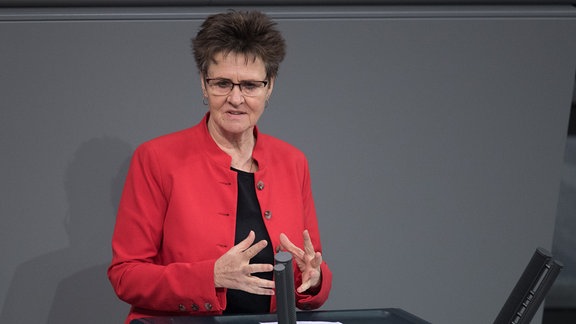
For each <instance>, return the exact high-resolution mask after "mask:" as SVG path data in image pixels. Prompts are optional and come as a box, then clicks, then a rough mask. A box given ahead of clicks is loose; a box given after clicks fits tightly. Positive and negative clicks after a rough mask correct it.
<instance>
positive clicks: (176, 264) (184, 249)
mask: <svg viewBox="0 0 576 324" xmlns="http://www.w3.org/2000/svg"><path fill="white" fill-rule="evenodd" d="M193 50H194V57H195V60H196V64H197V66H198V70H199V72H200V76H201V84H202V92H203V95H204V102H205V103H206V104H207V105H208V110H209V111H208V112H207V113H206V115H205V116H204V118H203V119H202V121H201V122H200V123H199V124H197V125H196V126H194V127H192V128H189V129H186V130H183V131H179V132H176V133H172V134H168V135H165V136H162V137H159V138H156V139H153V140H151V141H148V142H146V143H144V144H142V145H141V146H140V147H138V149H137V150H136V151H135V153H134V156H133V158H132V162H131V166H130V171H129V173H128V176H127V179H126V183H125V187H124V192H123V195H122V200H121V203H120V207H119V211H118V216H117V220H116V227H115V230H114V236H113V240H112V247H113V260H112V264H111V265H110V267H109V269H108V276H109V278H110V281H111V283H112V285H113V287H114V289H115V291H116V293H117V294H118V296H119V297H120V298H121V299H122V300H124V301H126V302H127V303H129V304H131V305H132V307H131V310H130V314H129V316H128V319H127V322H129V321H130V320H132V319H134V318H140V317H148V316H161V315H169V316H174V315H216V314H242V313H263V312H274V311H275V310H276V299H275V296H274V281H273V278H272V274H273V263H274V262H273V256H274V252H277V251H280V250H286V251H289V252H290V253H292V254H293V257H294V260H295V261H296V265H297V266H295V267H294V272H295V273H294V278H295V281H296V282H295V287H297V288H296V292H295V294H296V304H297V306H298V307H299V308H301V309H314V308H318V307H320V306H321V305H322V304H323V303H324V302H325V301H326V299H327V298H328V294H329V292H330V288H331V284H332V274H331V272H330V270H329V269H328V267H327V265H326V263H325V262H324V261H323V260H322V255H321V251H322V249H321V244H320V234H319V230H318V224H317V220H316V213H315V209H314V202H313V199H312V192H311V185H310V175H309V169H308V163H307V161H306V158H305V156H304V155H303V153H302V152H300V151H299V150H297V149H296V148H294V147H293V146H291V145H289V144H287V143H285V142H283V141H280V140H278V139H276V138H273V137H271V136H268V135H265V134H262V133H259V132H258V128H257V127H256V123H257V122H258V119H259V118H260V116H261V115H262V113H263V111H264V109H265V106H266V103H267V101H268V99H269V98H270V95H271V94H272V90H273V89H274V85H275V80H276V75H277V72H278V66H279V63H280V62H281V61H282V59H283V58H284V53H285V45H284V39H283V38H282V36H281V34H280V33H279V32H278V31H277V30H276V29H275V24H274V23H273V22H272V21H271V20H270V19H269V18H268V17H267V16H266V15H264V14H262V13H259V12H227V13H223V14H217V15H213V16H210V17H208V18H207V19H206V20H205V22H204V23H203V24H202V26H201V28H200V31H199V32H198V34H197V36H196V38H195V39H194V40H193Z"/></svg>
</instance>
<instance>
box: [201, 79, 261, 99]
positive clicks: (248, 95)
mask: <svg viewBox="0 0 576 324" xmlns="http://www.w3.org/2000/svg"><path fill="white" fill-rule="evenodd" d="M212 80H221V81H227V82H230V83H231V84H232V87H230V88H229V90H228V92H226V93H225V94H215V93H212V94H213V95H215V96H227V95H229V94H230V93H231V92H232V90H234V87H235V86H238V89H240V93H242V95H244V96H247V97H257V96H258V94H256V95H250V94H246V93H244V91H243V90H242V83H246V82H259V83H262V84H263V86H262V87H261V88H266V87H267V86H268V84H269V83H270V81H268V80H245V81H240V82H239V83H234V82H232V80H230V79H226V78H205V79H204V82H206V86H207V87H206V88H208V89H212V88H211V87H210V85H209V84H208V83H209V82H210V81H212Z"/></svg>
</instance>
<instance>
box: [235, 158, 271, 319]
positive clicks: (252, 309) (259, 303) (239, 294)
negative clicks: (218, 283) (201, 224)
mask: <svg viewBox="0 0 576 324" xmlns="http://www.w3.org/2000/svg"><path fill="white" fill-rule="evenodd" d="M232 170H234V171H236V172H237V173H238V208H237V212H236V237H235V239H234V244H238V243H240V242H241V241H242V240H244V239H245V238H246V236H248V233H250V231H251V230H252V231H254V233H255V234H256V239H255V240H254V242H259V241H260V240H266V241H268V245H267V246H266V248H265V249H264V250H262V251H260V253H258V254H257V255H256V256H255V257H254V258H252V260H250V263H267V264H274V251H273V249H272V244H271V242H270V236H269V235H268V231H267V230H266V226H265V225H264V220H263V219H262V212H261V210H260V204H259V203H258V198H257V197H256V189H255V188H254V174H253V173H248V172H244V171H240V170H236V169H234V168H232ZM253 275H254V276H257V277H260V278H263V279H267V280H272V272H265V273H255V274H253ZM270 298H271V297H270V296H264V295H254V294H250V293H247V292H245V291H242V290H235V289H228V290H227V293H226V310H224V314H254V313H269V312H270Z"/></svg>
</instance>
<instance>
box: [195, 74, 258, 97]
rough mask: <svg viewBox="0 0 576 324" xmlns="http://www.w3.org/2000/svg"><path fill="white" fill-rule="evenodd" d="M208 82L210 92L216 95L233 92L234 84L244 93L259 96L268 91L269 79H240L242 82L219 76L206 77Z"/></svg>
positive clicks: (249, 95)
mask: <svg viewBox="0 0 576 324" xmlns="http://www.w3.org/2000/svg"><path fill="white" fill-rule="evenodd" d="M206 84H207V85H208V89H209V90H210V92H211V93H212V94H213V95H216V96H226V95H228V94H229V93H230V92H232V89H234V86H238V87H239V88H240V92H242V94H243V95H245V96H247V97H257V96H259V95H262V94H263V93H264V92H265V91H266V86H267V85H268V81H240V83H234V82H232V81H231V80H228V79H220V78H217V79H206Z"/></svg>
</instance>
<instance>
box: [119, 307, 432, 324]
mask: <svg viewBox="0 0 576 324" xmlns="http://www.w3.org/2000/svg"><path fill="white" fill-rule="evenodd" d="M296 318H297V320H298V321H325V322H341V323H342V324H372V323H379V324H430V323H429V322H427V321H425V320H423V319H420V318H418V317H417V316H415V315H412V314H410V313H408V312H406V311H404V310H402V309H399V308H382V309H358V310H333V311H303V312H296ZM277 320H278V318H277V315H276V314H256V315H218V316H204V317H203V316H173V317H169V316H168V317H148V318H140V319H136V320H133V321H131V322H130V324H168V323H170V324H222V323H229V324H258V323H261V322H276V321H277Z"/></svg>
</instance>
